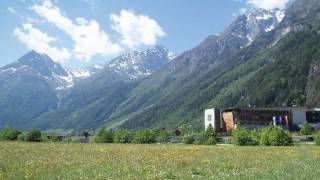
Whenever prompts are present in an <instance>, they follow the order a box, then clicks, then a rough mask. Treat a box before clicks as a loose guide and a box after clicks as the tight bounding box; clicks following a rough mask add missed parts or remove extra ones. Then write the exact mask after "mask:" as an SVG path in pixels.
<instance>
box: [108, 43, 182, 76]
mask: <svg viewBox="0 0 320 180" xmlns="http://www.w3.org/2000/svg"><path fill="white" fill-rule="evenodd" d="M175 57H176V54H175V53H173V52H170V51H169V50H168V49H166V48H164V47H162V46H155V47H153V48H149V49H146V50H144V51H131V52H128V53H126V54H123V55H121V56H119V57H117V58H115V59H113V60H112V61H111V62H110V63H109V64H108V65H107V66H108V68H110V69H111V70H112V71H113V72H115V73H117V74H120V75H121V76H128V77H129V78H130V79H138V78H143V77H146V76H149V75H150V74H152V73H153V72H154V71H156V70H158V69H160V68H161V67H162V66H163V65H164V64H166V63H167V62H169V61H170V60H172V59H174V58H175Z"/></svg>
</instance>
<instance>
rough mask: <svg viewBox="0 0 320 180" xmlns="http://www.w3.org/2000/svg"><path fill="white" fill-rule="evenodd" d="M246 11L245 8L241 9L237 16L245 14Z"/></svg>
mask: <svg viewBox="0 0 320 180" xmlns="http://www.w3.org/2000/svg"><path fill="white" fill-rule="evenodd" d="M247 11H248V9H247V8H241V9H239V11H238V12H239V14H245V13H246V12H247Z"/></svg>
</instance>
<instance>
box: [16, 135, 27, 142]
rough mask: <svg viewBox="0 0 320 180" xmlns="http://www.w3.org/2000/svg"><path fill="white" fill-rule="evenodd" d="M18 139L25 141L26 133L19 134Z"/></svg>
mask: <svg viewBox="0 0 320 180" xmlns="http://www.w3.org/2000/svg"><path fill="white" fill-rule="evenodd" d="M17 139H18V141H24V139H25V134H23V133H21V134H19V135H18V138H17Z"/></svg>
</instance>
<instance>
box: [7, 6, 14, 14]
mask: <svg viewBox="0 0 320 180" xmlns="http://www.w3.org/2000/svg"><path fill="white" fill-rule="evenodd" d="M7 10H8V11H9V12H11V13H13V14H15V13H16V10H15V9H13V8H12V7H10V6H9V7H8V8H7Z"/></svg>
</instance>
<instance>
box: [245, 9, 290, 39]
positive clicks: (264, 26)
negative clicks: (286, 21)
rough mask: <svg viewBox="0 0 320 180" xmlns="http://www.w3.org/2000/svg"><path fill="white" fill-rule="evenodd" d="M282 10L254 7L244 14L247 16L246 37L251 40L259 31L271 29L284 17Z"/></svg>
mask: <svg viewBox="0 0 320 180" xmlns="http://www.w3.org/2000/svg"><path fill="white" fill-rule="evenodd" d="M284 12H285V11H284V10H280V9H272V10H264V9H255V10H251V11H249V12H248V13H247V14H245V16H246V18H247V28H248V32H247V38H248V40H249V42H251V41H252V40H253V39H254V38H255V37H256V36H257V35H258V34H259V33H261V31H264V32H269V31H272V30H273V29H274V28H275V27H276V26H277V25H278V24H279V23H280V22H281V21H282V20H283V18H284V16H285V14H284Z"/></svg>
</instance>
